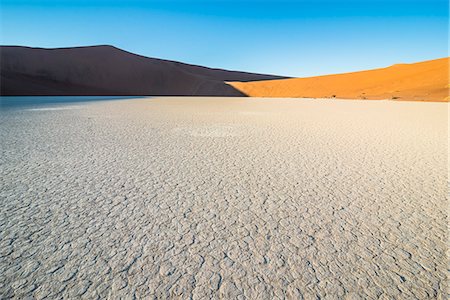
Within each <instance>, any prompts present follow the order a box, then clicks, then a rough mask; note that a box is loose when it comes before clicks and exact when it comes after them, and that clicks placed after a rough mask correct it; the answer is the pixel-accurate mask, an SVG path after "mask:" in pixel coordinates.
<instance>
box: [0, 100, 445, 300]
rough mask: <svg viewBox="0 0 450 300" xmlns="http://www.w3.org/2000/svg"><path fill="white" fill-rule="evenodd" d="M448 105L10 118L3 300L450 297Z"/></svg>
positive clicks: (114, 111)
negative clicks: (448, 251) (448, 291)
mask: <svg viewBox="0 0 450 300" xmlns="http://www.w3.org/2000/svg"><path fill="white" fill-rule="evenodd" d="M447 113H448V104H446V103H418V102H415V103H414V102H389V101H366V102H364V101H336V100H323V101H321V100H289V99H249V98H215V99H213V98H209V99H208V98H204V99H200V98H186V99H181V98H153V99H137V100H126V101H123V100H120V101H107V102H93V103H80V104H70V105H68V104H67V105H60V106H42V107H41V108H33V109H26V108H22V109H14V110H8V111H2V112H0V140H1V152H0V154H1V156H0V187H1V190H0V205H1V213H0V240H1V242H0V243H1V244H0V250H1V251H0V298H2V299H3V298H8V297H15V298H18V299H19V298H25V297H26V296H32V297H34V298H36V299H41V298H45V297H47V298H52V299H53V298H67V299H69V298H70V299H73V298H78V297H79V296H82V298H86V299H95V298H109V299H117V298H123V299H132V298H134V297H136V298H145V299H148V298H153V297H154V298H162V299H167V298H183V299H189V298H193V299H205V298H206V299H208V298H223V299H235V298H237V299H283V298H288V299H301V298H302V296H303V297H304V298H305V299H319V298H320V299H343V298H347V297H348V298H349V299H376V298H381V299H433V298H438V299H446V297H447V295H446V276H447V262H448V260H447V257H446V249H447V208H448V200H447V176H448V173H447V155H448V152H447V141H448V137H447V130H448V126H447Z"/></svg>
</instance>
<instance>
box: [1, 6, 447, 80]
mask: <svg viewBox="0 0 450 300" xmlns="http://www.w3.org/2000/svg"><path fill="white" fill-rule="evenodd" d="M0 12H1V15H0V18H1V20H0V44H2V45H24V46H33V47H69V46H81V45H97V44H110V45H114V46H116V47H119V48H122V49H124V50H127V51H130V52H134V53H138V54H141V55H145V56H150V57H158V58H164V59H171V60H177V61H182V62H187V63H192V64H199V65H204V66H209V67H219V68H225V69H232V70H243V71H250V72H259V73H271V74H279V75H288V76H314V75H322V74H331V73H341V72H348V71H355V70H363V69H371V68H377V67H385V66H388V65H391V64H394V63H407V62H416V61H422V60H428V59H434V58H440V57H445V56H448V25H449V24H448V16H449V10H448V1H445V0H390V1H388V0H359V1H358V0H342V1H339V0H315V1H314V0H297V1H294V0H291V1H283V0H281V1H273V0H267V1H258V0H245V1H238V0H229V1H225V0H210V1H199V0H193V1H188V0H177V1H170V0H166V1H163V0H147V1H144V0H128V1H126V0H72V1H65V0H0Z"/></svg>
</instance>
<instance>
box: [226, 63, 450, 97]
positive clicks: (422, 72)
mask: <svg viewBox="0 0 450 300" xmlns="http://www.w3.org/2000/svg"><path fill="white" fill-rule="evenodd" d="M448 67H449V59H448V58H441V59H436V60H430V61H424V62H419V63H413V64H398V65H393V66H390V67H387V68H382V69H375V70H368V71H361V72H353V73H344V74H335V75H325V76H318V77H309V78H292V79H281V80H264V81H258V82H256V81H252V82H229V84H231V85H232V86H233V87H235V88H236V89H238V90H240V91H241V92H243V93H244V94H246V95H248V96H251V97H302V98H334V97H336V98H347V99H396V100H414V101H449V87H450V85H449V73H448V72H449V69H448Z"/></svg>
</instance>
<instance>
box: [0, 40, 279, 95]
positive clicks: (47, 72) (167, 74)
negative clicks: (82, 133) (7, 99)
mask: <svg viewBox="0 0 450 300" xmlns="http://www.w3.org/2000/svg"><path fill="white" fill-rule="evenodd" d="M0 58H1V59H0V63H1V64H0V70H1V72H0V73H1V94H2V95H22V96H44V95H45V96H49V95H59V96H72V95H77V96H111V95H118V96H121V95H127V96H129V95H133V96H176V95H178V96H194V95H195V96H244V95H243V94H242V93H241V92H240V91H238V90H236V89H235V88H233V87H232V86H230V85H228V84H226V83H225V82H224V81H250V80H251V81H254V80H263V79H264V80H267V79H280V78H286V77H281V76H275V75H265V74H254V73H248V72H239V71H228V70H222V69H212V68H207V67H202V66H196V65H190V64H184V63H180V62H176V61H169V60H163V59H157V58H149V57H145V56H141V55H137V54H133V53H130V52H127V51H124V50H121V49H119V48H116V47H113V46H107V45H101V46H88V47H73V48H55V49H46V48H30V47H21V46H1V47H0Z"/></svg>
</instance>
